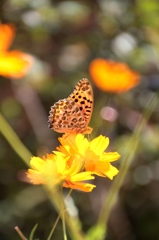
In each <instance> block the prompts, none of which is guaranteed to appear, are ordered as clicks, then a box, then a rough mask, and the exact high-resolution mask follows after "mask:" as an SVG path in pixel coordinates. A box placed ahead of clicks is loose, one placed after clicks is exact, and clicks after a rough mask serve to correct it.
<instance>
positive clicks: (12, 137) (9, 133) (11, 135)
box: [0, 113, 32, 166]
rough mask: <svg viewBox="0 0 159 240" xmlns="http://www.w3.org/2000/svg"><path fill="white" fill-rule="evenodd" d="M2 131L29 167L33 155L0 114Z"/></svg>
mask: <svg viewBox="0 0 159 240" xmlns="http://www.w3.org/2000/svg"><path fill="white" fill-rule="evenodd" d="M0 131H1V133H2V134H3V136H4V137H5V138H6V140H7V141H8V143H9V144H10V146H11V147H12V148H13V150H14V151H15V152H16V153H17V154H18V155H19V156H20V158H21V159H22V160H23V161H24V162H25V163H26V164H27V165H28V166H29V161H30V158H31V157H32V154H31V153H30V152H29V150H28V149H27V148H26V147H25V146H24V144H23V143H22V142H21V140H20V139H19V137H18V136H17V134H16V133H15V132H14V131H13V129H12V128H11V127H10V125H9V124H8V123H7V121H6V120H5V118H4V117H3V116H2V114H1V113H0Z"/></svg>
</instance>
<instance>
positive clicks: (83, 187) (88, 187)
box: [63, 182, 96, 192]
mask: <svg viewBox="0 0 159 240" xmlns="http://www.w3.org/2000/svg"><path fill="white" fill-rule="evenodd" d="M63 187H65V188H72V189H76V190H80V191H83V192H91V191H92V190H93V188H95V187H96V186H95V185H93V184H90V183H81V182H76V183H72V182H64V183H63Z"/></svg>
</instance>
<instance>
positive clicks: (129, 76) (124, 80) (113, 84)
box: [89, 58, 140, 93]
mask: <svg viewBox="0 0 159 240" xmlns="http://www.w3.org/2000/svg"><path fill="white" fill-rule="evenodd" d="M89 72H90V75H91V78H92V80H93V82H94V84H95V85H96V86H97V87H98V88H99V89H101V90H102V91H106V92H114V93H121V92H124V91H128V90H129V89H131V88H133V87H135V86H136V85H137V84H138V83H139V81H140V74H139V73H137V72H135V71H132V70H131V69H130V68H129V66H128V65H127V64H125V63H121V62H114V61H110V60H105V59H102V58H96V59H94V60H93V61H92V62H91V63H90V66H89Z"/></svg>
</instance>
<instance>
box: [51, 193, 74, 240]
mask: <svg viewBox="0 0 159 240" xmlns="http://www.w3.org/2000/svg"><path fill="white" fill-rule="evenodd" d="M72 191H73V190H72V189H70V191H69V192H68V194H67V196H66V198H65V200H67V199H68V198H69V197H70V195H71V193H72ZM60 216H61V212H59V214H58V217H57V219H56V221H55V223H54V225H53V227H52V229H51V232H50V234H49V236H48V238H47V240H50V239H51V237H52V235H53V233H54V230H55V228H56V226H57V224H58V221H59V220H60Z"/></svg>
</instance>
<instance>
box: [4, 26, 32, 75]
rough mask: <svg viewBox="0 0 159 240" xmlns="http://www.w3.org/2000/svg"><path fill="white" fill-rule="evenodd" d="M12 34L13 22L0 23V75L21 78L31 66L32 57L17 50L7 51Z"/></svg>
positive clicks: (13, 29) (13, 32)
mask: <svg viewBox="0 0 159 240" xmlns="http://www.w3.org/2000/svg"><path fill="white" fill-rule="evenodd" d="M14 35H15V27H14V25H13V24H0V75H2V76H4V77H10V78H21V77H23V76H24V75H25V74H26V73H27V72H28V71H29V69H30V68H31V66H32V64H33V58H32V57H31V56H30V55H28V54H26V53H23V52H21V51H19V50H14V51H8V48H9V47H10V45H11V43H12V41H13V39H14Z"/></svg>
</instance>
